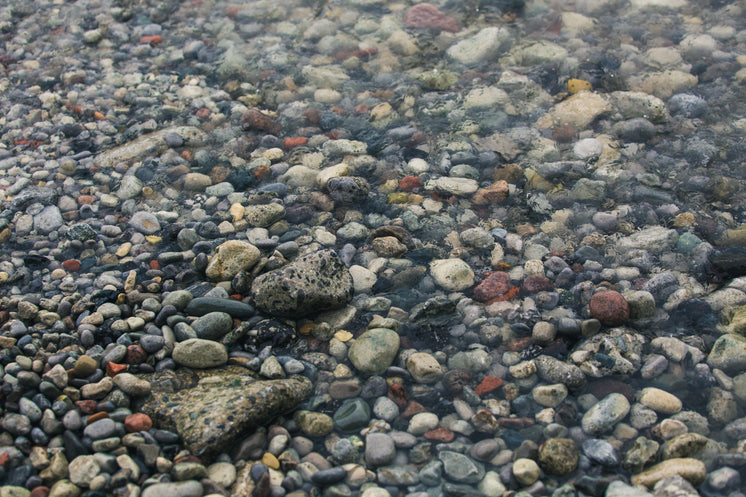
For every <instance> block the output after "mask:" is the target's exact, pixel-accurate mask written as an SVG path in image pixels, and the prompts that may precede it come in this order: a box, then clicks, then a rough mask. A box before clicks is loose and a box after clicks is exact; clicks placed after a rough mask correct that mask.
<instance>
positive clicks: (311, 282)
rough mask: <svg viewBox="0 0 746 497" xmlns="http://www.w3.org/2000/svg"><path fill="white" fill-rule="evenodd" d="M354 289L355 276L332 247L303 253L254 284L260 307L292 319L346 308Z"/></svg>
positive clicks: (257, 302)
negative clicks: (353, 280)
mask: <svg viewBox="0 0 746 497" xmlns="http://www.w3.org/2000/svg"><path fill="white" fill-rule="evenodd" d="M353 291H354V290H353V286H352V276H351V275H350V272H349V271H348V270H347V268H346V267H345V265H344V264H343V263H342V261H341V260H340V259H339V256H337V254H336V252H334V251H333V250H320V251H318V252H314V253H312V254H307V255H303V256H300V257H298V258H297V259H295V260H294V261H293V262H291V263H290V264H288V265H286V266H284V267H282V268H280V269H276V270H274V271H270V272H269V273H265V274H262V275H260V276H259V277H257V278H256V279H255V280H254V282H253V283H252V285H251V297H252V299H253V300H254V304H255V305H256V307H257V309H259V310H260V311H262V312H264V313H266V314H271V315H273V316H282V317H289V318H299V317H302V316H308V315H312V314H318V313H319V312H324V311H328V310H332V309H338V308H340V307H344V306H345V305H346V304H347V302H349V301H350V299H351V298H352V294H353Z"/></svg>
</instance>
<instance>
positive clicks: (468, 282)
mask: <svg viewBox="0 0 746 497" xmlns="http://www.w3.org/2000/svg"><path fill="white" fill-rule="evenodd" d="M430 275H431V276H432V277H433V279H434V280H435V283H436V284H437V285H439V286H440V287H442V288H444V289H445V290H448V291H450V292H459V291H461V290H466V289H467V288H469V287H470V286H472V285H473V284H474V271H472V269H471V267H469V265H468V264H467V263H466V262H464V261H462V260H461V259H438V260H434V261H432V262H431V263H430Z"/></svg>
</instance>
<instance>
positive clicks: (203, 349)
mask: <svg viewBox="0 0 746 497" xmlns="http://www.w3.org/2000/svg"><path fill="white" fill-rule="evenodd" d="M171 357H172V358H173V360H174V361H176V363H177V364H180V365H182V366H186V367H188V368H197V369H205V368H213V367H215V366H222V365H223V364H225V363H226V362H228V351H227V350H225V345H223V344H222V343H218V342H213V341H212V340H203V339H201V338H190V339H188V340H184V341H183V342H179V343H177V344H176V346H175V347H174V351H173V353H172V354H171Z"/></svg>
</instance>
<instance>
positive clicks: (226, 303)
mask: <svg viewBox="0 0 746 497" xmlns="http://www.w3.org/2000/svg"><path fill="white" fill-rule="evenodd" d="M185 312H186V313H187V314H189V315H191V316H204V315H205V314H208V313H210V312H225V313H227V314H230V315H231V317H234V318H238V319H246V318H250V317H251V316H253V315H254V314H255V312H256V311H254V308H253V307H251V306H250V305H249V304H247V303H245V302H241V301H238V300H233V299H221V298H215V297H197V298H195V299H192V300H191V302H189V304H187V306H186V309H185Z"/></svg>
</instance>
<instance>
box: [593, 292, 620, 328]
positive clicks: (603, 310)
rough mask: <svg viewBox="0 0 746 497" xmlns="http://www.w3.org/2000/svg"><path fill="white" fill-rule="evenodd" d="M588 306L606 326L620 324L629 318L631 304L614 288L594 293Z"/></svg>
mask: <svg viewBox="0 0 746 497" xmlns="http://www.w3.org/2000/svg"><path fill="white" fill-rule="evenodd" d="M588 308H589V310H590V311H591V315H592V316H593V317H594V318H596V319H598V320H599V321H601V324H603V325H604V326H619V325H622V324H624V323H626V322H627V320H628V319H629V304H628V303H627V301H626V300H624V297H622V294H621V293H619V292H616V291H614V290H603V291H601V292H598V293H594V294H593V296H592V297H591V301H590V303H589V304H588Z"/></svg>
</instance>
